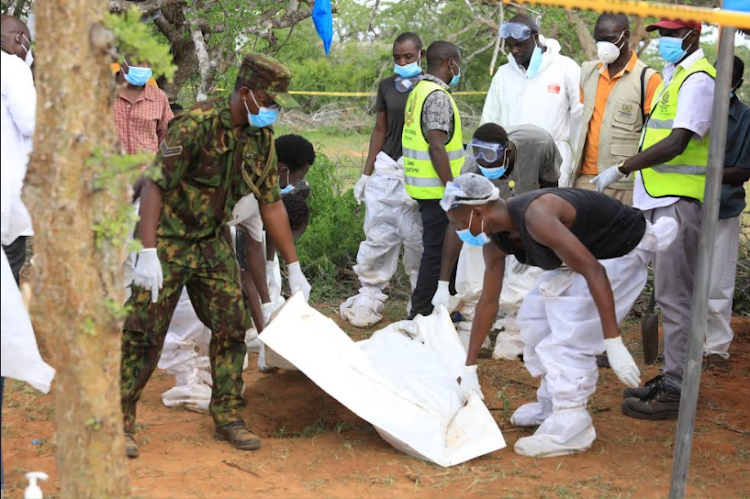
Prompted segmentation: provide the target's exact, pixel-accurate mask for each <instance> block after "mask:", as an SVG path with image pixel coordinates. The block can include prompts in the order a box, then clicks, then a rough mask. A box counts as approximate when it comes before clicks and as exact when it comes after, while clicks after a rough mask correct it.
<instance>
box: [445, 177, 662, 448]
mask: <svg viewBox="0 0 750 499" xmlns="http://www.w3.org/2000/svg"><path fill="white" fill-rule="evenodd" d="M441 205H442V206H443V209H445V210H446V211H447V212H448V218H449V219H450V221H451V222H452V223H453V224H455V225H456V226H457V227H459V228H460V229H461V230H459V231H458V234H459V237H460V238H461V239H462V240H463V241H464V242H466V243H468V244H473V245H477V246H479V245H481V246H483V251H484V259H485V265H486V268H485V275H484V286H483V290H482V297H481V298H480V300H479V304H478V306H477V311H476V315H475V319H474V324H473V328H472V331H471V340H470V344H469V350H468V353H467V357H466V366H467V367H466V371H465V376H462V380H461V385H462V387H463V388H464V390H470V389H478V388H479V386H478V381H477V378H476V361H477V355H478V353H479V350H480V347H481V344H482V341H483V340H484V338H485V337H486V336H487V334H488V333H489V331H490V328H491V327H492V323H493V322H494V320H495V316H496V315H497V311H498V300H499V297H500V290H501V289H502V283H503V276H504V273H505V257H506V255H511V254H512V255H514V256H515V257H516V258H517V259H518V261H519V262H521V263H525V264H527V265H533V266H537V267H540V268H542V269H545V270H546V271H548V272H545V273H544V274H543V276H542V278H541V280H540V283H539V285H538V286H537V287H536V288H535V289H534V290H533V291H531V292H530V293H529V294H528V295H526V298H525V299H524V302H523V305H522V306H521V310H520V312H519V315H518V324H519V326H520V328H521V336H522V338H523V340H524V343H525V350H524V362H525V364H526V367H527V368H528V370H529V372H530V373H531V375H532V376H534V377H539V378H541V383H540V388H539V391H538V392H537V394H538V402H535V403H532V404H526V405H524V406H522V407H520V408H519V409H518V410H517V411H516V412H515V413H514V415H513V417H512V418H511V422H512V423H513V424H515V425H517V426H527V425H541V426H540V427H539V429H538V430H537V431H536V433H535V434H534V435H533V436H531V437H526V438H522V439H520V440H519V441H518V442H516V445H515V450H516V452H517V453H518V454H521V455H527V456H536V457H552V456H558V455H565V454H571V453H574V452H581V451H585V450H586V449H588V448H589V447H590V446H591V444H592V443H593V441H594V439H595V438H596V432H595V431H594V427H593V424H592V420H591V416H590V415H589V414H588V412H587V411H586V403H587V401H588V398H589V397H590V396H591V395H592V394H593V393H594V391H595V389H596V380H597V377H598V370H597V365H596V355H599V354H601V353H602V352H603V351H606V352H607V354H608V356H609V359H610V364H611V366H612V369H613V370H614V372H615V374H616V375H617V377H618V378H619V379H620V380H621V381H622V382H623V383H624V384H625V385H627V386H630V387H635V386H637V385H638V384H639V382H640V371H639V370H638V367H637V366H636V364H635V361H634V360H633V358H632V356H631V355H630V353H629V352H628V350H627V348H626V347H625V346H624V344H623V342H622V338H621V336H620V332H619V327H618V322H619V321H621V320H622V319H624V318H625V316H626V315H627V313H628V312H629V311H630V308H631V307H632V306H633V303H634V302H635V300H636V298H637V297H638V295H639V294H640V292H641V290H642V289H643V286H644V285H645V283H646V278H647V266H648V263H649V261H650V259H651V257H652V255H653V251H655V250H656V248H657V246H658V245H661V246H664V245H667V244H669V243H670V242H671V239H670V237H673V235H674V233H675V232H676V227H677V224H676V222H674V220H669V219H666V220H665V221H664V223H662V224H658V225H654V226H651V225H650V224H648V223H647V222H646V220H645V218H644V217H643V214H642V213H641V211H640V210H637V209H635V208H630V207H628V206H625V205H623V204H622V203H620V202H619V201H617V200H615V199H613V198H611V197H609V196H606V195H604V194H600V193H597V192H590V191H584V190H579V189H561V188H549V189H541V190H538V191H532V192H529V193H526V194H522V195H520V196H516V197H514V198H511V199H510V200H507V201H505V200H503V199H500V197H499V192H498V190H497V188H495V187H494V186H493V185H492V183H491V182H490V181H489V180H487V179H486V178H484V177H482V176H479V175H475V174H464V175H461V176H459V177H457V178H456V179H455V180H454V182H452V183H449V184H448V186H446V192H445V197H444V198H443V201H442V202H441ZM670 222H671V223H670Z"/></svg>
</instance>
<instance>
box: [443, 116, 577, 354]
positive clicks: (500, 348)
mask: <svg viewBox="0 0 750 499" xmlns="http://www.w3.org/2000/svg"><path fill="white" fill-rule="evenodd" d="M561 162H562V158H561V157H560V152H559V151H558V149H557V147H556V146H555V141H554V140H553V139H552V137H551V136H550V134H549V133H547V132H545V131H544V130H542V129H541V128H539V127H537V126H534V125H521V126H514V127H509V128H508V129H507V131H506V129H504V128H503V127H501V126H500V125H498V124H496V123H485V124H484V125H482V126H480V127H479V128H477V130H476V131H475V132H474V137H473V138H472V140H471V142H469V145H468V146H467V148H466V161H465V163H464V166H463V168H462V169H461V173H477V174H481V175H483V176H484V177H487V178H488V179H490V180H491V181H492V183H493V185H494V186H495V187H497V188H498V189H499V191H500V197H501V198H503V199H509V198H511V197H512V196H517V195H520V194H524V193H526V192H530V191H533V190H536V189H539V188H545V187H557V179H558V177H559V175H560V164H561ZM459 253H460V258H459ZM457 260H458V261H459V264H458V268H457V270H456V291H457V295H456V297H457V298H458V301H459V309H458V310H459V311H460V312H461V316H462V320H461V321H460V322H459V323H458V324H457V325H456V330H457V331H458V336H459V338H461V342H462V343H463V345H464V348H466V349H468V347H469V336H470V334H471V323H472V320H473V319H474V313H475V309H476V305H477V302H478V301H479V296H480V295H481V293H482V276H483V275H484V259H483V258H482V250H481V248H477V247H475V246H471V245H468V244H464V243H463V242H462V241H461V240H460V239H459V237H458V236H457V235H456V234H455V232H453V231H448V235H447V236H446V240H445V242H444V243H443V261H442V263H441V266H440V281H439V282H438V289H437V291H436V292H435V295H434V296H433V298H432V304H433V306H435V307H437V306H438V305H445V306H446V307H447V308H449V309H450V308H451V307H450V306H449V303H452V302H453V301H452V300H451V296H450V292H449V279H450V275H451V272H452V270H453V268H455V267H456V261H457ZM541 274H542V270H541V269H539V268H536V267H532V266H529V265H523V264H521V263H519V262H518V260H516V258H515V257H514V256H512V255H509V256H508V258H507V262H506V266H505V279H504V281H503V291H502V293H501V294H500V301H501V313H503V314H505V315H504V317H502V318H501V319H499V320H498V322H497V323H496V325H495V327H496V329H500V330H501V331H500V333H498V336H497V339H496V342H495V345H496V346H495V352H493V357H495V358H505V359H516V358H518V356H519V355H521V354H522V353H523V342H522V341H521V338H520V332H519V330H518V327H517V324H516V320H515V317H516V314H517V312H518V309H519V308H520V307H521V302H522V301H523V297H524V296H526V293H528V292H529V291H531V290H532V289H533V288H534V286H536V284H537V281H538V280H539V277H540V276H541ZM485 346H487V347H489V346H490V345H489V338H487V341H486V345H485Z"/></svg>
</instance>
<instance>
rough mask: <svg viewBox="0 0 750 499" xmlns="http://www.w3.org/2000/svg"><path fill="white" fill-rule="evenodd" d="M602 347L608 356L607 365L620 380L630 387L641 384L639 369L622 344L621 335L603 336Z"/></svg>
mask: <svg viewBox="0 0 750 499" xmlns="http://www.w3.org/2000/svg"><path fill="white" fill-rule="evenodd" d="M604 347H605V348H606V352H607V358H609V365H610V367H612V370H613V371H614V372H615V374H616V375H617V377H618V378H619V379H620V381H622V382H623V383H624V384H625V385H626V386H629V387H630V388H637V387H638V386H639V385H640V384H641V371H640V370H639V369H638V366H637V365H636V364H635V361H634V360H633V356H632V355H630V352H628V349H627V348H626V347H625V345H624V344H623V342H622V336H618V337H617V338H605V340H604Z"/></svg>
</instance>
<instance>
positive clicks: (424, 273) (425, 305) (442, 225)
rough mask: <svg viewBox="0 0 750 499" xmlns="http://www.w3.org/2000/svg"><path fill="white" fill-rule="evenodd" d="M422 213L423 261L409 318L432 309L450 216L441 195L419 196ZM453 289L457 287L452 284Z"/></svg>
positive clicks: (429, 311)
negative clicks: (442, 203) (444, 207)
mask: <svg viewBox="0 0 750 499" xmlns="http://www.w3.org/2000/svg"><path fill="white" fill-rule="evenodd" d="M417 203H418V204H419V214H420V216H421V218H422V245H423V246H424V248H423V252H422V261H421V262H420V263H419V276H418V277H417V285H416V287H415V288H414V292H413V293H412V295H411V313H410V314H409V319H413V318H414V317H416V316H417V315H418V314H421V315H430V314H431V313H432V308H433V307H432V303H431V302H432V297H433V296H434V295H435V291H437V285H438V281H439V280H440V260H441V258H442V256H443V240H444V239H445V231H446V230H447V229H448V217H447V215H446V214H445V211H443V209H442V208H441V207H440V200H439V199H426V200H425V199H419V200H417ZM455 275H456V269H453V272H452V273H451V280H450V282H451V283H454V282H455V279H456V278H455ZM451 292H452V293H455V288H454V286H453V284H451Z"/></svg>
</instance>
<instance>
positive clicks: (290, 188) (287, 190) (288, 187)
mask: <svg viewBox="0 0 750 499" xmlns="http://www.w3.org/2000/svg"><path fill="white" fill-rule="evenodd" d="M293 190H294V186H293V185H292V184H290V183H289V170H287V171H286V187H284V188H283V189H281V195H282V196H283V195H284V194H289V193H290V192H292V191H293Z"/></svg>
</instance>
